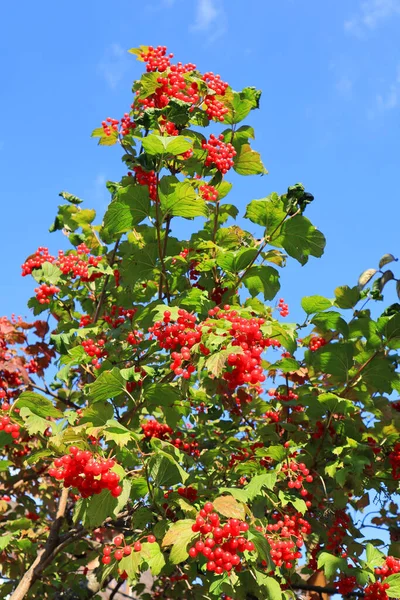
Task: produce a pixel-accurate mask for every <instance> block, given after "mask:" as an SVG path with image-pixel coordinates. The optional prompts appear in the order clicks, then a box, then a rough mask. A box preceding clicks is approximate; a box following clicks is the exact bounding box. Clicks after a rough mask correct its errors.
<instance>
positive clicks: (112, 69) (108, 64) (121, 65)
mask: <svg viewBox="0 0 400 600" xmlns="http://www.w3.org/2000/svg"><path fill="white" fill-rule="evenodd" d="M128 69H129V58H128V54H127V52H126V50H124V49H123V48H122V46H120V44H111V46H109V47H108V48H107V49H106V51H105V53H104V56H103V58H102V59H101V61H100V62H99V64H98V66H97V70H98V72H99V73H100V74H101V75H102V76H103V77H104V79H105V80H106V82H107V84H108V85H109V86H110V88H111V89H115V88H116V87H117V85H118V84H119V83H120V81H121V80H122V78H123V77H124V75H125V73H126V72H127V70H128Z"/></svg>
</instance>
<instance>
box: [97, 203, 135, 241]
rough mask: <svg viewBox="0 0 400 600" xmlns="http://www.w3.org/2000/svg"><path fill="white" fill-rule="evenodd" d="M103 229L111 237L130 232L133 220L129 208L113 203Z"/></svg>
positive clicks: (107, 213) (105, 218)
mask: <svg viewBox="0 0 400 600" xmlns="http://www.w3.org/2000/svg"><path fill="white" fill-rule="evenodd" d="M103 227H104V228H105V229H107V232H108V233H109V234H110V235H120V234H122V233H125V232H127V231H130V230H131V229H132V227H133V219H132V214H131V211H130V208H129V206H127V205H126V204H122V202H115V201H114V202H111V204H110V205H109V206H108V209H107V212H106V214H105V215H104V221H103Z"/></svg>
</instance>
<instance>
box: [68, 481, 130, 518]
mask: <svg viewBox="0 0 400 600" xmlns="http://www.w3.org/2000/svg"><path fill="white" fill-rule="evenodd" d="M121 485H122V493H121V495H120V496H119V497H118V498H114V497H113V496H112V495H111V493H110V491H109V490H102V491H101V492H100V494H95V495H94V496H91V497H90V498H85V499H82V498H81V499H80V500H78V501H77V503H76V504H75V510H74V515H73V521H74V523H78V522H82V525H83V526H84V527H90V528H91V527H98V526H99V525H101V524H102V523H103V521H104V520H105V519H107V517H112V516H113V515H114V516H117V515H118V513H119V512H121V510H122V509H123V508H124V506H125V505H126V503H127V501H128V499H129V494H130V483H129V481H128V480H124V481H123V482H122V483H121Z"/></svg>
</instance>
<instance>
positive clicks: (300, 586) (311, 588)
mask: <svg viewBox="0 0 400 600" xmlns="http://www.w3.org/2000/svg"><path fill="white" fill-rule="evenodd" d="M290 587H291V588H293V589H295V590H303V591H305V592H317V593H318V594H328V596H334V595H335V594H337V593H338V591H337V589H336V588H335V587H322V586H320V585H311V584H308V583H293V584H290ZM351 596H355V597H358V598H363V597H364V592H350V594H346V595H345V596H344V598H350V597H351ZM11 600H12V599H11Z"/></svg>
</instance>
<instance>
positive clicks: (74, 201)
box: [58, 128, 103, 204]
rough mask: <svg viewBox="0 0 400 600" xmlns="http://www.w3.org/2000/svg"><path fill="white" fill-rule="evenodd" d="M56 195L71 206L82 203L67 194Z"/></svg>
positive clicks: (75, 197)
mask: <svg viewBox="0 0 400 600" xmlns="http://www.w3.org/2000/svg"><path fill="white" fill-rule="evenodd" d="M102 129H103V128H102ZM58 195H59V196H61V198H64V200H67V202H70V203H71V204H82V202H83V200H81V199H80V198H78V197H77V196H73V195H72V194H70V193H69V192H60V193H59V194H58Z"/></svg>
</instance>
